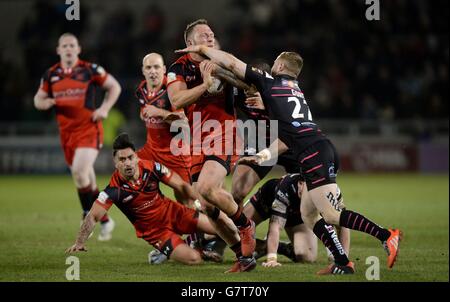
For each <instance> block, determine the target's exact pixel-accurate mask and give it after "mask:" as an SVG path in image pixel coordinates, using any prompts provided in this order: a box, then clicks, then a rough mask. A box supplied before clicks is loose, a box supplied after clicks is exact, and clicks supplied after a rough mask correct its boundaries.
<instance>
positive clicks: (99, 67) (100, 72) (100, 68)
mask: <svg viewBox="0 0 450 302" xmlns="http://www.w3.org/2000/svg"><path fill="white" fill-rule="evenodd" d="M97 73H98V74H99V75H104V74H105V73H106V71H105V69H104V68H103V67H101V66H98V67H97Z"/></svg>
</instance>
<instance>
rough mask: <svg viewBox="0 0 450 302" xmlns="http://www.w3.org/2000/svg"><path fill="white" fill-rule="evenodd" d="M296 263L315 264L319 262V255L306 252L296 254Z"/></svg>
mask: <svg viewBox="0 0 450 302" xmlns="http://www.w3.org/2000/svg"><path fill="white" fill-rule="evenodd" d="M295 259H296V262H300V263H314V262H316V260H317V255H316V254H315V253H313V252H305V253H299V254H295Z"/></svg>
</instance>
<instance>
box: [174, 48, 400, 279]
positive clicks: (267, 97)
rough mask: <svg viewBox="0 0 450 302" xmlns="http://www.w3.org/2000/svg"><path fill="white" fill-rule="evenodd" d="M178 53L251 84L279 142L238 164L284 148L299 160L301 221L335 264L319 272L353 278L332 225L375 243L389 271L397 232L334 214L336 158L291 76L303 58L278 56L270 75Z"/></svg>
mask: <svg viewBox="0 0 450 302" xmlns="http://www.w3.org/2000/svg"><path fill="white" fill-rule="evenodd" d="M177 52H178V53H195V54H197V55H200V56H206V57H208V58H210V59H211V60H213V61H214V62H216V63H218V64H219V65H221V66H222V67H224V68H226V69H229V70H230V71H232V72H233V73H234V74H235V75H236V76H237V77H238V78H240V79H242V80H244V81H245V82H247V83H248V84H253V85H255V86H256V88H257V90H258V91H259V92H260V93H261V97H262V100H263V102H264V107H265V108H266V109H267V111H268V113H269V117H270V118H271V119H275V120H278V123H279V129H280V133H279V138H278V139H277V140H276V141H275V142H274V143H272V145H271V146H270V147H269V148H267V149H264V150H262V151H260V152H258V153H257V154H256V155H255V156H253V157H247V158H243V161H245V162H250V163H257V164H262V163H264V162H265V161H268V160H270V159H271V158H272V157H274V156H276V154H281V153H283V152H285V151H287V150H288V149H291V151H292V152H293V153H294V155H295V156H296V157H297V160H298V161H299V162H300V171H299V172H301V173H302V176H303V177H304V179H305V182H306V188H305V191H304V192H303V197H304V198H303V199H302V203H301V206H300V207H301V210H300V211H301V214H302V219H303V221H304V222H305V224H306V225H308V227H310V228H311V229H312V230H313V232H314V234H316V236H317V237H318V238H319V239H320V240H321V241H322V242H323V243H324V245H325V246H327V248H328V249H329V250H330V251H331V252H332V254H333V256H334V261H335V263H333V264H331V265H330V266H328V267H327V268H325V269H323V270H321V271H319V272H318V273H319V274H353V273H354V264H353V263H352V262H350V260H349V259H348V257H347V255H346V254H345V251H344V249H343V247H342V244H340V242H339V239H338V238H337V235H336V232H335V230H334V228H333V227H332V225H336V226H341V227H346V228H349V229H352V230H358V231H361V232H365V233H367V234H369V235H371V236H373V237H375V238H377V239H379V240H380V241H381V243H382V244H383V246H384V248H385V250H386V252H387V254H388V260H387V266H388V267H389V268H392V267H393V266H394V263H395V261H396V259H397V255H398V250H399V243H400V239H401V232H400V230H399V229H386V228H383V227H381V226H379V225H377V224H375V223H373V222H372V221H370V220H369V219H367V218H366V217H364V216H363V215H361V214H359V213H356V212H353V211H350V210H343V211H341V212H339V211H337V210H336V209H335V208H334V207H333V205H332V204H333V203H334V202H335V201H336V198H337V196H338V187H337V184H336V176H337V172H338V169H339V158H338V155H337V152H336V149H335V148H334V146H333V144H332V143H331V141H330V140H329V139H328V138H327V137H326V136H325V135H323V134H322V132H321V130H320V128H319V127H318V125H317V124H316V123H315V122H314V121H313V119H312V115H311V112H310V110H309V107H308V104H307V102H306V100H305V98H304V95H303V92H302V91H301V89H300V88H299V85H298V82H297V77H298V76H299V74H300V71H301V69H302V67H303V59H302V58H301V56H300V55H299V54H297V53H295V52H283V53H281V54H280V55H279V56H278V57H277V59H276V60H275V61H274V64H273V66H272V69H271V74H269V73H267V72H263V71H261V70H259V69H257V68H255V67H251V66H248V65H247V64H246V63H244V62H242V61H240V60H239V59H237V58H236V57H234V56H233V55H231V54H229V53H226V52H223V51H221V50H217V49H214V48H212V47H207V46H205V45H192V46H188V47H187V48H185V49H183V50H179V51H177Z"/></svg>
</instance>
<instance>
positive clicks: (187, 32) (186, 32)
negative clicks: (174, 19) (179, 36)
mask: <svg viewBox="0 0 450 302" xmlns="http://www.w3.org/2000/svg"><path fill="white" fill-rule="evenodd" d="M199 24H205V25H208V21H207V20H206V19H198V20H195V21H194V22H192V23H189V24H188V25H187V26H186V29H185V30H184V42H185V43H186V45H187V40H188V37H189V36H190V35H191V33H192V31H193V30H194V27H195V26H196V25H199Z"/></svg>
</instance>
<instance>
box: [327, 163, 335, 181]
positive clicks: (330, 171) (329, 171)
mask: <svg viewBox="0 0 450 302" xmlns="http://www.w3.org/2000/svg"><path fill="white" fill-rule="evenodd" d="M328 175H329V176H330V178H335V177H336V172H335V171H334V164H331V165H330V167H329V168H328Z"/></svg>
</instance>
